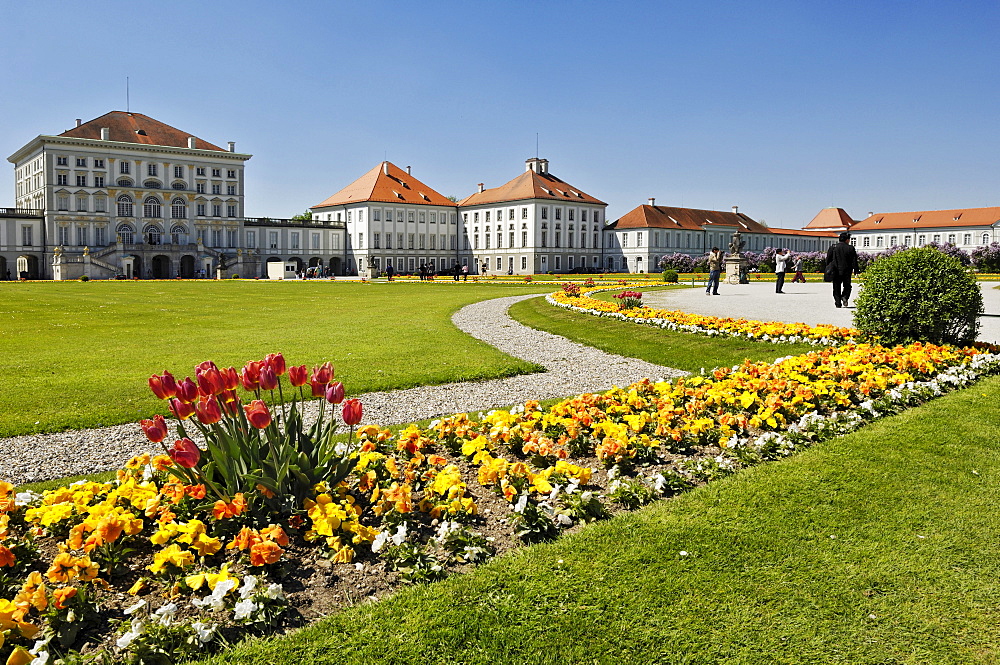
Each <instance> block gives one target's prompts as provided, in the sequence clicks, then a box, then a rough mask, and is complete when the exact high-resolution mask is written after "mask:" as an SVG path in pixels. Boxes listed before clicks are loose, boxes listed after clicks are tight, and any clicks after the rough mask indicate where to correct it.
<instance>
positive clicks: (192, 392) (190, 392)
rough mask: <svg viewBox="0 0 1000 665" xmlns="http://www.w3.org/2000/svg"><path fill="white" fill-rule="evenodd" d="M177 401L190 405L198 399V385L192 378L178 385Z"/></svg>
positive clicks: (186, 378)
mask: <svg viewBox="0 0 1000 665" xmlns="http://www.w3.org/2000/svg"><path fill="white" fill-rule="evenodd" d="M177 399H179V400H180V401H182V402H188V403H191V402H193V401H195V400H196V399H198V384H197V383H195V382H194V381H192V380H191V377H190V376H188V377H185V378H184V380H183V381H181V382H180V383H178V384H177Z"/></svg>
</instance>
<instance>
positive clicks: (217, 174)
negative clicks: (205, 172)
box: [212, 169, 222, 178]
mask: <svg viewBox="0 0 1000 665" xmlns="http://www.w3.org/2000/svg"><path fill="white" fill-rule="evenodd" d="M212 177H213V178H221V177H222V169H212Z"/></svg>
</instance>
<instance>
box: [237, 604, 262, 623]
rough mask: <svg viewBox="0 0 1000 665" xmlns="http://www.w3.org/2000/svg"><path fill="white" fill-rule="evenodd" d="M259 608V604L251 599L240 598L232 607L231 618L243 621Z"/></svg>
mask: <svg viewBox="0 0 1000 665" xmlns="http://www.w3.org/2000/svg"><path fill="white" fill-rule="evenodd" d="M258 609H260V606H259V605H258V604H257V603H255V602H253V601H252V600H241V601H240V602H238V603H236V605H235V606H234V607H233V619H235V620H236V621H243V620H244V619H247V618H249V617H250V615H252V614H253V613H254V612H256V611H257V610H258Z"/></svg>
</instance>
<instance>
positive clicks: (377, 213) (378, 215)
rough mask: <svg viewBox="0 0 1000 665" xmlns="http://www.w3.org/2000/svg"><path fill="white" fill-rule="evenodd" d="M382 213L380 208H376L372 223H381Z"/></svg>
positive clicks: (373, 211) (373, 212)
mask: <svg viewBox="0 0 1000 665" xmlns="http://www.w3.org/2000/svg"><path fill="white" fill-rule="evenodd" d="M381 213H382V211H381V210H379V209H378V208H376V209H375V210H372V221H373V222H380V221H382V214H381ZM386 248H388V245H386Z"/></svg>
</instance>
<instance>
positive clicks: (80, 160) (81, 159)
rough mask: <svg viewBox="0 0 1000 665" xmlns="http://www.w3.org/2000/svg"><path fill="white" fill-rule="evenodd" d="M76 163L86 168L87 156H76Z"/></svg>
mask: <svg viewBox="0 0 1000 665" xmlns="http://www.w3.org/2000/svg"><path fill="white" fill-rule="evenodd" d="M76 165H77V166H82V167H83V168H87V158H86V157H77V158H76Z"/></svg>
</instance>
